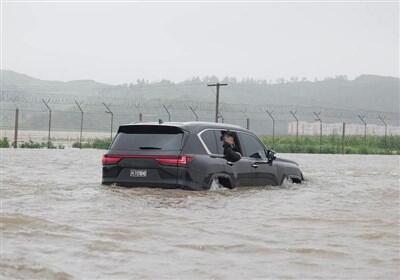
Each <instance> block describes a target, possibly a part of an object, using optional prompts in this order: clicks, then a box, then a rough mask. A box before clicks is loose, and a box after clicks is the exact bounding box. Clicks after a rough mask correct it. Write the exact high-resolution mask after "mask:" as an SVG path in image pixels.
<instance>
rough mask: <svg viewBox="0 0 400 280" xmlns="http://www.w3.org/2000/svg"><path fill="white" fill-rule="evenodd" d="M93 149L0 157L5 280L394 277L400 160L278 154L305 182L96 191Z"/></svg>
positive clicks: (0, 264) (4, 152)
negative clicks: (200, 189) (294, 164)
mask: <svg viewBox="0 0 400 280" xmlns="http://www.w3.org/2000/svg"><path fill="white" fill-rule="evenodd" d="M102 153H103V151H97V150H82V151H79V150H73V149H70V150H22V149H21V150H12V149H1V150H0V156H1V161H0V164H1V210H2V211H1V212H2V213H1V221H0V228H1V259H0V278H3V279H95V278H96V279H128V278H129V279H160V278H164V279H165V278H169V279H200V278H213V279H249V278H301V279H305V278H307V279H308V278H329V279H334V278H335V279H350V278H352V279H364V278H368V279H378V278H379V279H398V278H399V277H400V234H399V232H400V225H399V221H400V204H399V203H400V202H399V201H400V197H399V195H400V187H399V184H400V182H399V178H400V166H399V165H400V157H399V156H362V155H346V156H341V155H294V154H288V155H282V156H283V157H286V158H288V159H293V160H296V161H297V162H298V163H299V164H300V165H301V168H302V170H303V171H304V175H305V176H306V179H307V181H306V182H305V183H304V184H302V185H286V186H284V187H281V188H272V187H263V188H249V189H236V190H225V189H221V190H216V191H203V192H189V191H180V190H160V189H127V188H119V187H105V186H101V185H100V183H99V182H100V180H101V178H100V177H101V168H100V158H101V155H102Z"/></svg>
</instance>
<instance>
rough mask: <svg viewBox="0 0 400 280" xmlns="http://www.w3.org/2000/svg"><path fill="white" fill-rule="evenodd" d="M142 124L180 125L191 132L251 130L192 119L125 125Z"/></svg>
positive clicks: (136, 123) (139, 123)
mask: <svg viewBox="0 0 400 280" xmlns="http://www.w3.org/2000/svg"><path fill="white" fill-rule="evenodd" d="M139 125H140V126H142V125H157V126H158V125H159V126H173V127H179V128H182V129H184V130H187V131H189V132H193V133H197V132H200V131H202V130H204V129H226V130H235V131H246V132H249V131H248V130H247V129H245V128H243V127H241V126H238V125H233V124H227V123H215V122H198V121H192V122H163V123H159V122H135V123H129V124H125V125H123V126H139Z"/></svg>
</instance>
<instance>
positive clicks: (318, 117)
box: [313, 112, 322, 153]
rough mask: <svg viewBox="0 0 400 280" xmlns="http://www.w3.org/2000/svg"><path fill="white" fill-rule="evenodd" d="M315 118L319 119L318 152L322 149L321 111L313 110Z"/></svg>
mask: <svg viewBox="0 0 400 280" xmlns="http://www.w3.org/2000/svg"><path fill="white" fill-rule="evenodd" d="M313 114H314V117H315V120H316V121H319V153H321V151H322V119H321V112H318V113H317V112H313Z"/></svg>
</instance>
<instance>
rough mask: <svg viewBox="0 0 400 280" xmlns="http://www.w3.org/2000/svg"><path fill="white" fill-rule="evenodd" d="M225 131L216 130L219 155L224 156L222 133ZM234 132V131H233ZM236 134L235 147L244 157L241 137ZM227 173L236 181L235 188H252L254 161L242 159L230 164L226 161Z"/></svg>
mask: <svg viewBox="0 0 400 280" xmlns="http://www.w3.org/2000/svg"><path fill="white" fill-rule="evenodd" d="M223 132H224V130H215V135H216V139H217V149H218V154H221V155H223V154H224V148H223V144H224V142H223V140H222V133H223ZM231 132H232V131H231ZM234 134H235V137H234V139H235V145H236V146H237V149H238V150H239V153H240V154H241V155H242V154H243V152H242V151H241V147H240V143H239V137H238V135H237V133H234ZM225 164H226V166H225V171H226V173H227V174H229V175H230V176H231V178H233V179H234V180H235V182H234V185H235V186H237V185H238V186H252V185H253V184H254V182H253V177H254V176H253V170H252V167H251V164H252V161H251V160H249V159H248V158H243V157H242V159H240V160H239V161H236V162H229V161H226V160H225Z"/></svg>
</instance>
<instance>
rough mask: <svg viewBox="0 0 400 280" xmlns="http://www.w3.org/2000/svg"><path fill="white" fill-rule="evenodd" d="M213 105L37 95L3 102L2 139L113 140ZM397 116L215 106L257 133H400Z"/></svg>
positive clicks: (190, 117) (192, 116)
mask: <svg viewBox="0 0 400 280" xmlns="http://www.w3.org/2000/svg"><path fill="white" fill-rule="evenodd" d="M214 114H215V103H212V102H196V101H192V100H181V101H175V100H173V101H171V100H167V99H166V100H148V101H145V102H144V101H143V100H127V99H126V100H125V99H116V100H112V99H104V98H102V99H101V98H95V97H93V98H91V99H86V100H84V101H78V100H71V99H65V100H61V99H59V100H57V101H54V102H53V101H52V100H51V99H46V98H43V99H40V102H38V99H35V100H26V101H25V102H21V101H18V102H2V104H1V130H2V137H7V138H8V139H10V140H11V141H12V142H14V141H17V143H20V142H24V141H28V140H32V141H49V140H51V141H53V142H60V143H64V144H66V145H71V144H72V143H73V142H76V141H88V140H90V139H94V138H107V137H108V138H111V137H112V135H113V134H114V133H115V131H116V129H117V128H118V126H119V125H120V124H126V123H132V122H139V121H143V122H149V121H155V122H158V121H159V120H163V121H174V122H175V121H176V122H183V121H195V120H198V121H214V118H215V116H214ZM399 121H400V115H399V114H398V113H393V112H378V111H367V110H345V109H338V108H327V107H315V106H296V105H272V104H257V105H250V104H230V103H221V104H220V106H219V122H225V123H230V124H236V125H240V126H242V127H246V128H248V129H250V130H252V131H253V132H255V133H256V134H258V135H271V136H273V137H275V136H278V135H288V134H289V135H294V136H297V137H299V136H301V135H316V136H320V135H325V136H326V135H342V134H343V135H364V136H366V135H379V136H385V135H400V128H399Z"/></svg>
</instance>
